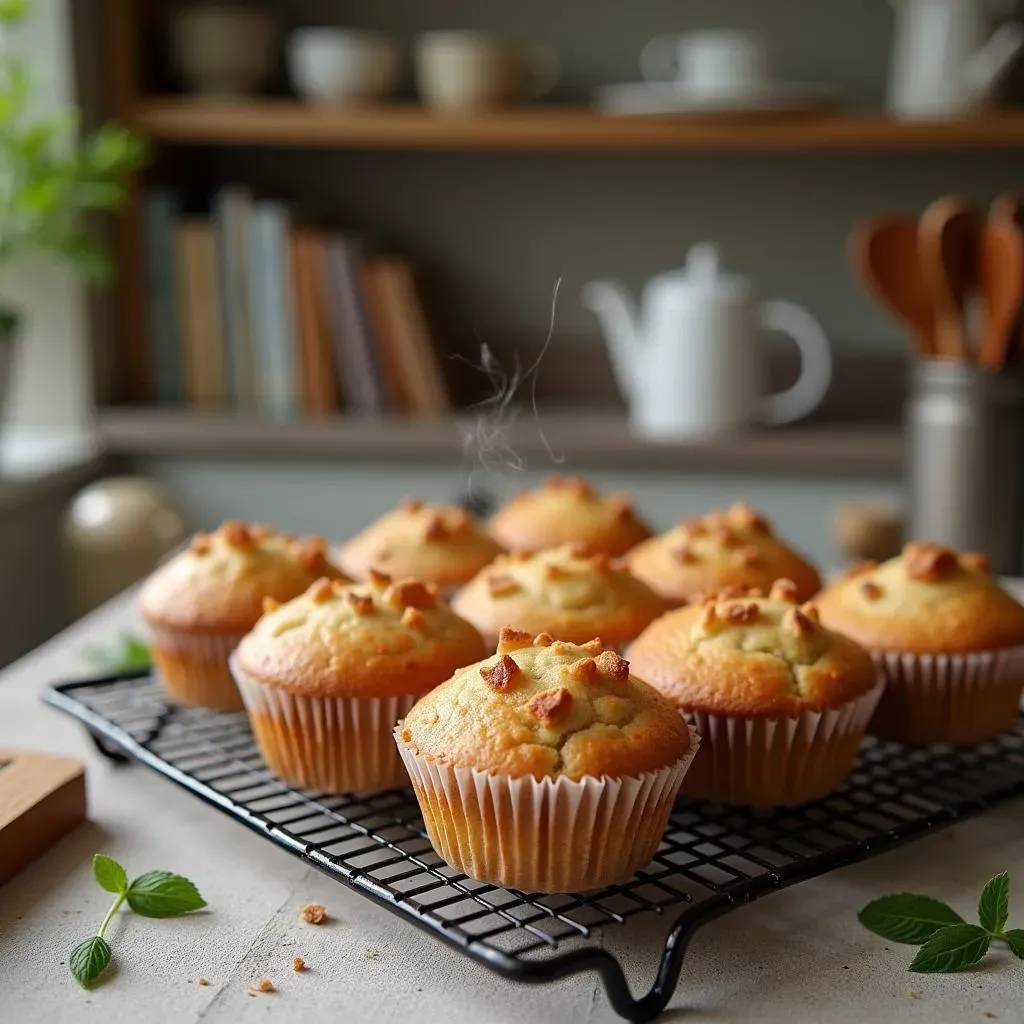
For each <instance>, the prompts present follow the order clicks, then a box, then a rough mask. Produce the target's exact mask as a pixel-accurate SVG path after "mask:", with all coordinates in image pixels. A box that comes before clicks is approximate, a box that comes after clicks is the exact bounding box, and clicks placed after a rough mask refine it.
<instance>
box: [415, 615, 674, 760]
mask: <svg viewBox="0 0 1024 1024" xmlns="http://www.w3.org/2000/svg"><path fill="white" fill-rule="evenodd" d="M400 736H401V738H402V740H404V741H405V742H406V743H408V744H409V745H410V747H411V748H412V749H413V750H414V751H415V752H417V753H419V754H420V755H422V756H425V757H427V758H430V759H433V760H437V761H443V762H445V763H446V764H451V765H454V766H456V767H464V768H477V769H479V770H481V771H489V772H495V773H498V774H502V775H510V776H513V777H519V776H526V775H532V776H533V777H534V778H538V779H540V778H545V777H554V776H565V777H567V778H570V779H580V778H583V777H584V776H596V777H601V776H610V777H612V778H621V777H622V776H626V775H633V776H635V775H639V774H640V773H642V772H647V771H657V770H659V769H661V768H665V767H668V766H669V765H673V764H675V763H676V762H677V761H679V760H680V759H681V758H682V757H683V756H684V755H685V754H686V753H687V752H688V751H689V749H690V744H691V739H690V734H689V730H688V729H687V727H686V723H685V722H684V721H683V718H682V716H681V715H680V714H679V713H678V712H677V711H676V709H675V708H673V707H672V705H671V704H670V703H669V702H668V701H666V700H665V699H664V698H663V697H662V696H661V695H660V694H659V693H657V692H656V691H655V690H653V689H652V688H651V687H649V686H648V685H647V684H646V683H643V682H641V681H640V680H639V679H636V678H635V677H633V676H631V675H630V673H629V662H627V661H625V660H624V659H623V658H621V657H620V656H619V655H618V654H616V653H615V652H614V651H606V650H603V649H602V646H601V643H600V641H599V640H593V641H590V642H589V643H586V644H570V643H564V642H562V641H557V640H556V641H552V639H551V637H550V636H548V635H547V634H541V635H540V636H537V637H531V636H530V634H529V633H523V632H518V631H516V630H513V629H506V630H503V631H502V634H501V639H500V641H499V643H498V652H497V654H495V655H493V656H492V657H490V658H487V659H486V660H485V661H481V662H478V663H477V664H475V665H468V666H467V667H465V668H462V669H459V671H458V672H456V673H455V675H454V676H453V677H452V678H451V679H449V680H448V682H446V683H443V684H442V685H441V686H439V687H438V688H437V689H436V690H433V691H431V692H430V693H428V694H427V695H426V696H425V697H422V698H420V700H419V701H418V702H417V703H416V705H415V706H414V707H413V708H412V710H411V711H410V712H409V714H408V715H407V716H406V718H405V722H404V723H403V725H402V727H401V731H400Z"/></svg>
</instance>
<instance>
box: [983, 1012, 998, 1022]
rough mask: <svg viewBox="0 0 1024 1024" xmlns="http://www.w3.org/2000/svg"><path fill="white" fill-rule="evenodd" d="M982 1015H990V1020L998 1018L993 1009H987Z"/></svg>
mask: <svg viewBox="0 0 1024 1024" xmlns="http://www.w3.org/2000/svg"><path fill="white" fill-rule="evenodd" d="M982 1016H983V1017H988V1019H989V1020H995V1018H996V1015H995V1014H994V1013H993V1012H992V1011H991V1010H986V1011H985V1012H984V1013H983V1014H982Z"/></svg>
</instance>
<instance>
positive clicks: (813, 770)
mask: <svg viewBox="0 0 1024 1024" xmlns="http://www.w3.org/2000/svg"><path fill="white" fill-rule="evenodd" d="M883 687H884V683H882V682H879V683H878V685H877V686H875V687H874V688H873V689H871V690H869V691H868V692H867V693H865V694H864V695H863V696H861V697H858V698H857V699H856V700H852V701H850V702H849V703H847V704H843V705H841V706H840V707H837V708H828V709H826V710H824V711H812V710H806V711H802V712H800V713H798V714H795V715H777V716H772V717H743V716H741V715H724V714H714V713H710V712H706V711H687V712H686V718H687V720H688V721H689V722H690V724H691V725H692V726H694V727H695V728H696V729H697V731H698V732H699V733H700V735H701V739H702V741H703V744H704V749H703V751H702V752H701V756H700V757H699V758H698V759H697V762H696V764H695V765H694V767H693V769H692V770H691V771H690V773H689V774H688V775H687V776H686V779H685V780H684V781H683V785H682V792H683V793H684V794H685V795H686V796H692V797H697V798H699V799H702V800H710V801H712V802H714V803H723V804H745V805H749V806H753V807H784V806H788V805H792V804H801V803H806V802H807V801H808V800H817V799H820V798H821V797H823V796H826V795H827V794H828V793H831V792H832V791H833V790H834V789H836V788H838V787H839V786H840V785H841V784H842V782H843V780H844V779H845V778H846V776H847V775H848V774H849V773H850V769H851V768H852V767H853V763H854V761H855V759H856V757H857V750H858V748H859V746H860V742H861V740H862V739H863V737H864V732H865V729H866V728H867V724H868V721H869V720H870V718H871V715H872V713H873V712H874V710H875V707H876V705H877V704H878V700H879V698H880V696H881V694H882V689H883Z"/></svg>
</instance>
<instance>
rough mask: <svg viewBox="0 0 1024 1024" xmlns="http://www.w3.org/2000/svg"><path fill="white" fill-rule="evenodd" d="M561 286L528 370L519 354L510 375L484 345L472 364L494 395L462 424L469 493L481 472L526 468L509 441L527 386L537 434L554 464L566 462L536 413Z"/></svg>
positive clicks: (553, 300)
mask: <svg viewBox="0 0 1024 1024" xmlns="http://www.w3.org/2000/svg"><path fill="white" fill-rule="evenodd" d="M561 286H562V279H561V278H559V279H558V280H557V281H556V282H555V287H554V291H553V293H552V295H551V319H550V321H549V323H548V333H547V337H546V338H545V339H544V344H543V345H542V346H541V350H540V352H539V353H538V354H537V358H536V359H535V360H534V361H533V363H532V364H531V365H530V366H529V367H527V369H526V370H525V371H524V370H522V369H521V367H520V365H519V353H518V352H517V353H515V354H514V356H513V360H512V370H511V372H507V371H506V370H505V368H504V367H503V366H502V365H501V363H500V362H498V359H497V357H496V356H495V355H494V353H493V352H492V351H491V350H490V348H489V347H488V346H487V345H486V344H485V343H483V342H481V344H480V362H479V364H471V365H472V366H473V368H474V369H475V370H477V371H479V372H480V373H482V374H483V375H484V376H485V377H487V380H488V383H489V384H490V392H491V393H490V394H489V395H488V397H487V398H485V399H483V400H482V401H480V402H477V403H476V404H475V405H472V406H470V409H469V411H470V412H471V413H472V414H473V415H472V418H471V419H469V420H467V421H466V422H463V423H460V424H459V434H460V436H461V438H462V450H463V452H464V454H465V456H466V458H467V460H469V461H470V462H471V463H472V469H471V470H470V474H469V492H470V494H472V493H473V478H474V476H475V475H476V474H478V473H487V472H493V471H501V470H511V471H513V472H522V471H523V470H524V469H525V468H526V458H525V456H523V455H520V454H519V452H517V451H516V450H515V448H513V447H512V445H511V443H510V442H509V428H510V427H511V425H512V424H513V423H514V422H515V421H516V418H517V416H518V415H519V411H520V410H519V409H518V408H516V407H514V406H513V405H512V400H513V399H514V398H515V396H516V393H517V392H518V391H519V389H520V388H521V387H523V385H525V384H527V383H529V385H530V408H531V409H532V411H533V419H534V423H536V425H537V435H538V437H540V439H541V442H542V443H543V445H544V449H545V451H547V453H548V457H549V458H550V459H551V461H552V462H553V463H555V464H560V463H562V462H564V461H565V455H564V454H563V453H559V454H556V453H555V452H553V451H552V450H551V446H550V445H549V444H548V440H547V438H546V437H545V436H544V430H543V428H542V427H541V424H540V416H539V413H538V411H537V374H538V371H539V370H540V364H541V362H542V361H543V359H544V356H545V355H546V354H547V350H548V346H549V345H550V344H551V339H552V337H553V335H554V333H555V311H556V309H557V306H558V291H559V289H560V288H561Z"/></svg>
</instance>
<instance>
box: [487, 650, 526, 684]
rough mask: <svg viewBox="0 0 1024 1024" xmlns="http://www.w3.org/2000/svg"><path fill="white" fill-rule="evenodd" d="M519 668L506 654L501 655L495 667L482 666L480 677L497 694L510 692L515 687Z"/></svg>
mask: <svg viewBox="0 0 1024 1024" xmlns="http://www.w3.org/2000/svg"><path fill="white" fill-rule="evenodd" d="M519 673H520V668H519V666H518V665H517V664H516V663H515V662H514V661H513V660H512V658H511V656H510V655H508V654H503V655H502V656H501V657H500V658H499V659H498V662H497V664H495V665H484V666H482V667H481V669H480V675H481V676H482V677H483V680H484V682H485V683H486V684H487V685H488V686H489V687H490V688H491V689H492V690H497V691H498V693H504V692H505V691H506V690H511V689H512V687H513V686H514V685H515V679H516V676H517V675H519Z"/></svg>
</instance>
